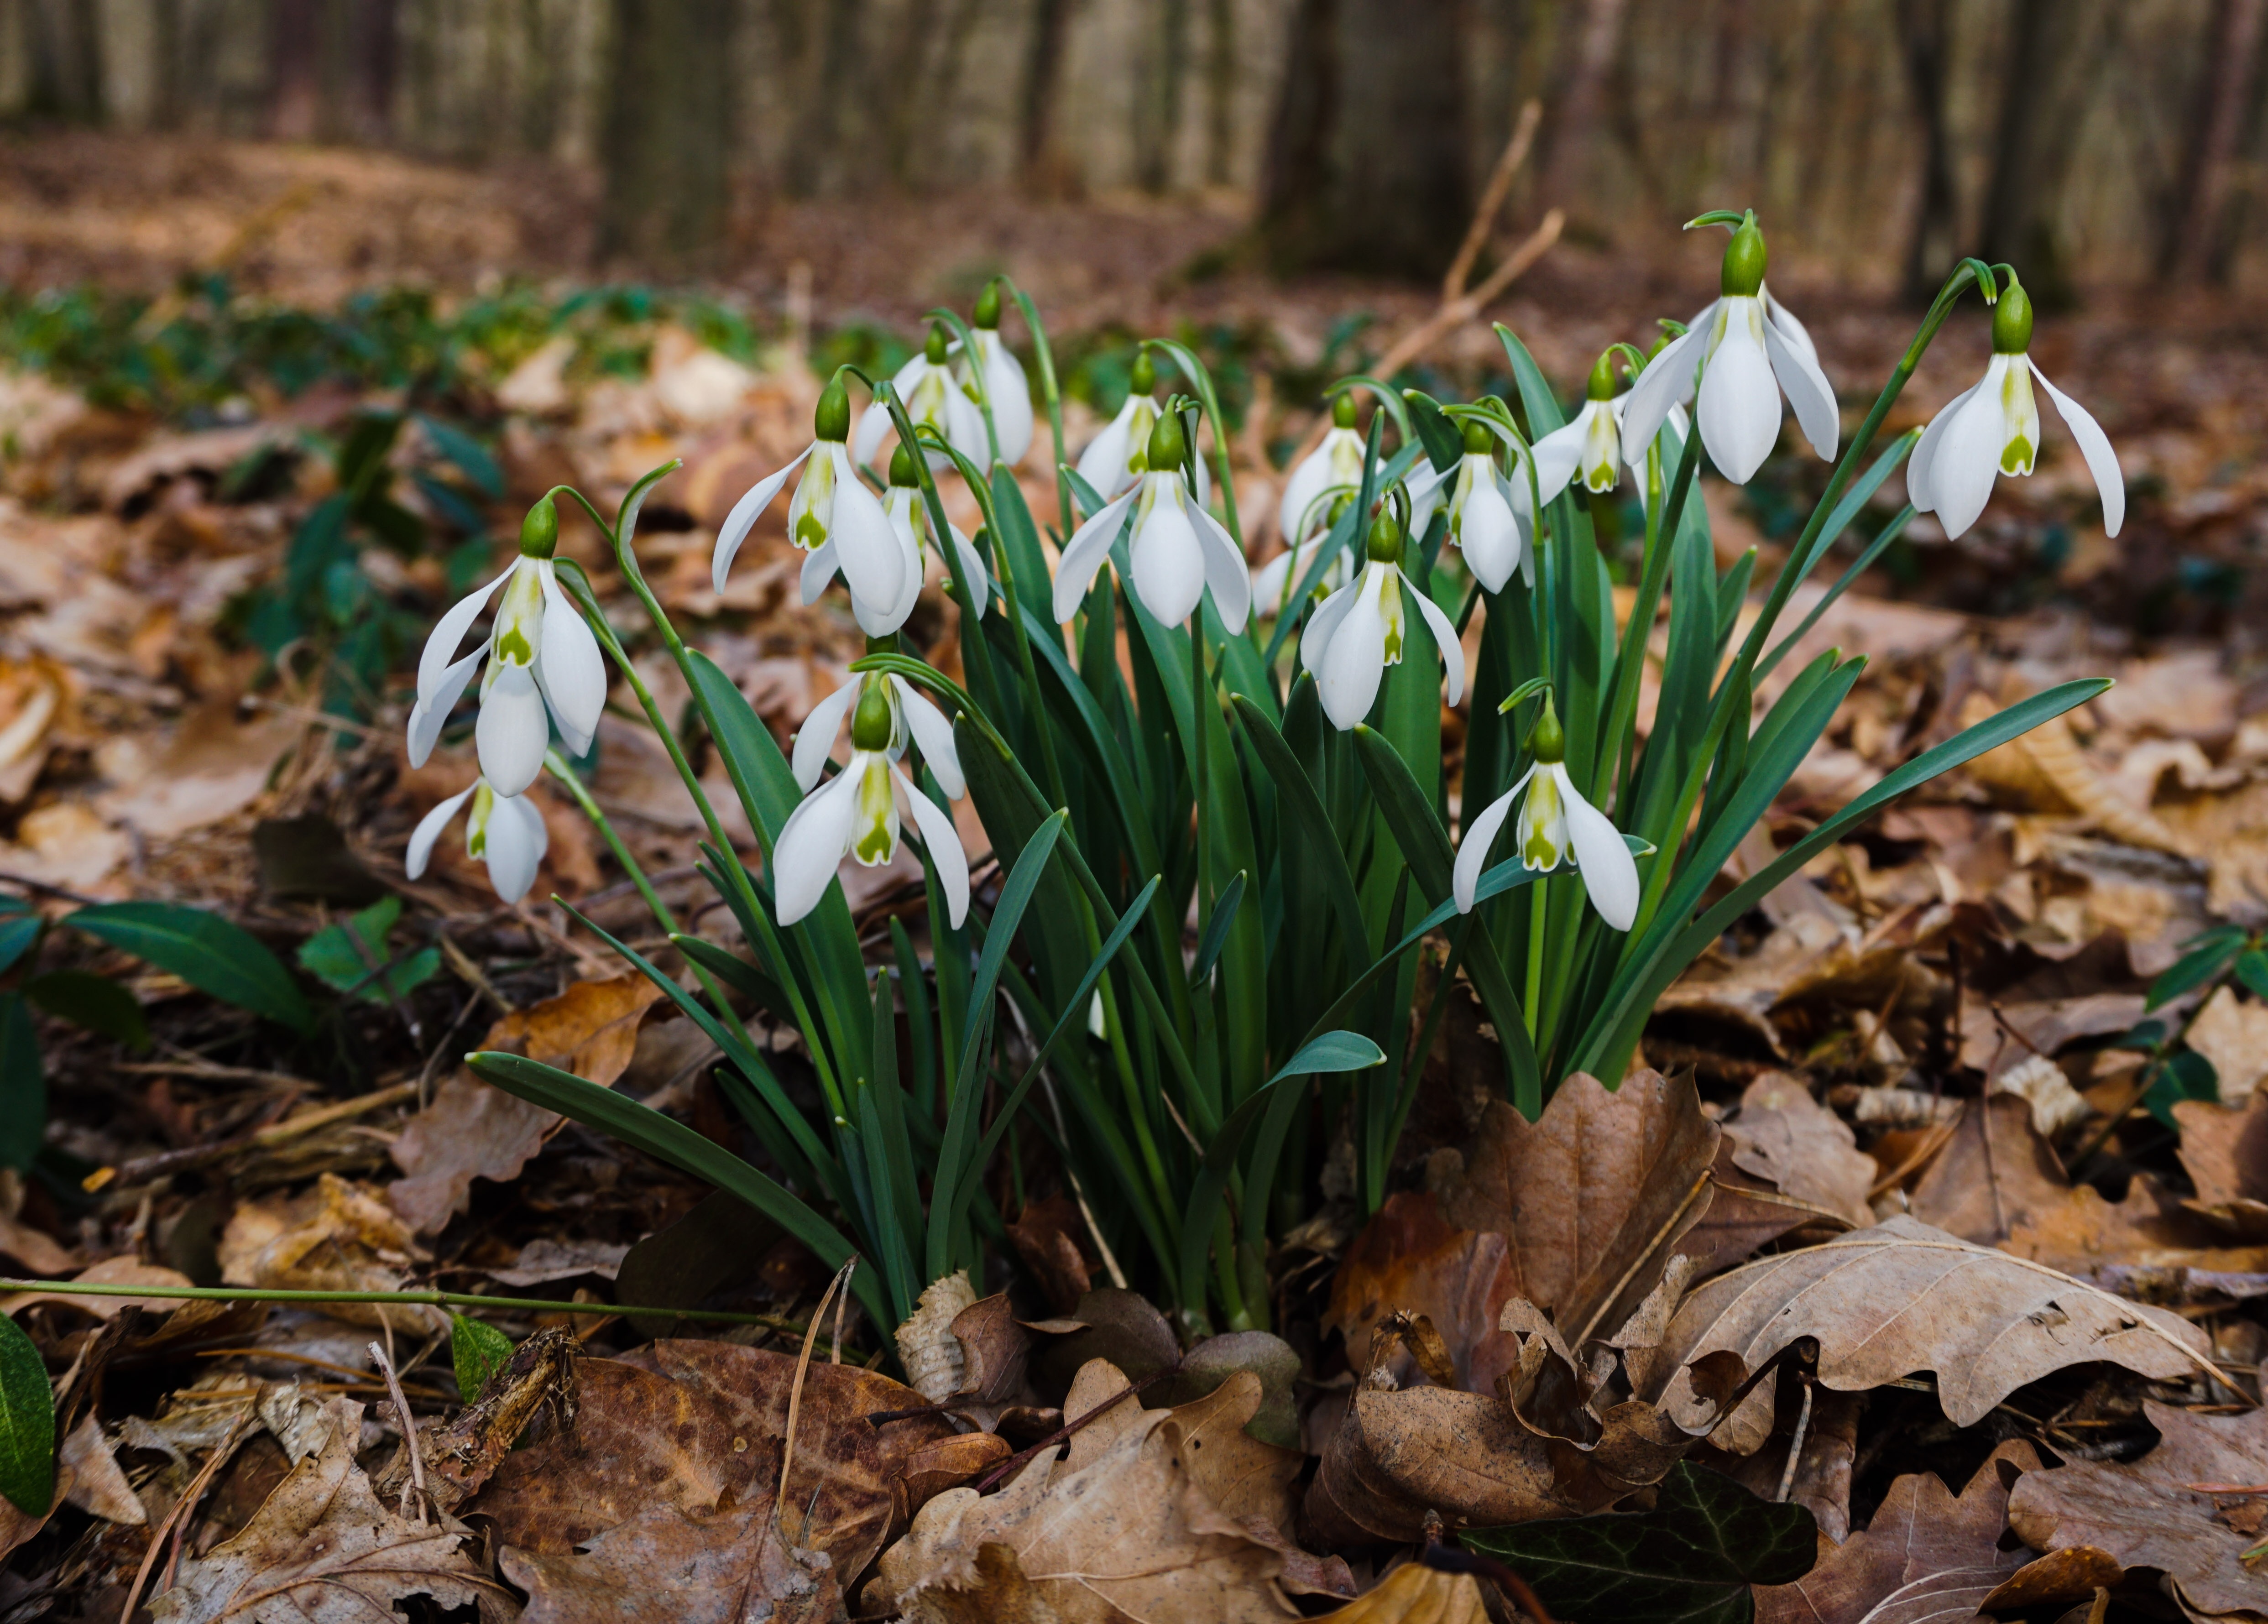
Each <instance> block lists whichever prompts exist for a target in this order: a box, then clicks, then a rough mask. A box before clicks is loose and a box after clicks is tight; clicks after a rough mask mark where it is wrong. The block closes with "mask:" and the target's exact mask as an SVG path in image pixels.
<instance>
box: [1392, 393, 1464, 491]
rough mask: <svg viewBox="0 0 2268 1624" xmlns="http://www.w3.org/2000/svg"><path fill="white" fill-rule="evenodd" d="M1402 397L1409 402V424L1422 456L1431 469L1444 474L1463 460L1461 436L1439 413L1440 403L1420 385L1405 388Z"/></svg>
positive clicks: (1462, 440)
mask: <svg viewBox="0 0 2268 1624" xmlns="http://www.w3.org/2000/svg"><path fill="white" fill-rule="evenodd" d="M1402 398H1403V400H1406V401H1408V402H1409V404H1410V428H1411V429H1412V430H1415V431H1416V433H1417V436H1418V443H1419V444H1420V445H1424V446H1425V460H1426V461H1428V462H1430V463H1432V465H1433V471H1434V472H1435V473H1437V474H1447V472H1449V470H1450V469H1452V468H1454V467H1456V466H1457V465H1458V464H1459V463H1460V462H1462V461H1463V460H1464V457H1465V437H1464V435H1463V434H1462V432H1461V431H1460V430H1458V428H1457V425H1456V424H1454V423H1451V422H1450V421H1449V420H1448V419H1447V417H1445V416H1443V415H1441V403H1440V401H1439V400H1435V399H1434V398H1433V397H1432V395H1430V394H1427V393H1425V391H1424V390H1423V389H1405V390H1403V392H1402Z"/></svg>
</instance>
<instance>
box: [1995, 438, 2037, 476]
mask: <svg viewBox="0 0 2268 1624" xmlns="http://www.w3.org/2000/svg"><path fill="white" fill-rule="evenodd" d="M2034 455H2035V453H2034V451H2033V448H2032V443H2031V442H2030V441H2029V440H2028V439H2026V438H2025V437H2023V436H2022V435H2021V434H2020V435H2017V436H2016V437H2014V439H2012V440H2010V441H2009V442H2008V444H2007V447H2006V449H2004V450H2003V451H2002V452H2000V472H2001V473H2003V474H2029V473H2030V472H2031V471H2032V458H2033V456H2034Z"/></svg>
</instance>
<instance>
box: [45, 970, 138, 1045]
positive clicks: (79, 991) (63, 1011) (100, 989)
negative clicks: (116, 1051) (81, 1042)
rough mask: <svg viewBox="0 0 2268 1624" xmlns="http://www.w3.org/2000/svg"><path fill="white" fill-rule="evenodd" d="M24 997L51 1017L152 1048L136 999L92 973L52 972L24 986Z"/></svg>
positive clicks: (106, 979) (101, 976) (132, 1043)
mask: <svg viewBox="0 0 2268 1624" xmlns="http://www.w3.org/2000/svg"><path fill="white" fill-rule="evenodd" d="M24 996H26V998H29V999H30V1000H31V1001H32V1002H33V1003H36V1004H38V1005H39V1006H40V1008H41V1009H43V1010H46V1011H47V1012H48V1014H50V1015H60V1016H62V1017H63V1019H65V1020H67V1021H70V1022H71V1023H72V1024H73V1025H79V1026H84V1027H85V1028H86V1029H87V1030H88V1031H89V1032H99V1033H100V1034H101V1035H102V1036H103V1037H106V1038H109V1039H112V1040H115V1041H117V1042H120V1043H123V1044H124V1045H125V1046H126V1047H128V1048H130V1049H146V1048H148V1047H150V1025H149V1023H148V1022H147V1021H145V1020H144V1019H143V1018H142V1006H141V1005H140V1004H139V1003H136V1002H135V998H134V995H133V994H132V993H130V992H128V991H127V990H126V989H125V988H123V987H121V986H120V985H119V984H118V983H117V982H115V981H112V980H111V979H110V978H109V977H108V976H106V975H97V974H94V973H93V972H92V971H90V970H51V971H49V972H48V974H45V975H35V976H33V978H32V979H31V980H30V981H26V982H25V983H24Z"/></svg>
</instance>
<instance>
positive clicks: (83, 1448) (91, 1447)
mask: <svg viewBox="0 0 2268 1624" xmlns="http://www.w3.org/2000/svg"><path fill="white" fill-rule="evenodd" d="M57 1458H58V1459H60V1460H61V1462H62V1463H63V1466H67V1467H69V1468H70V1480H71V1481H70V1492H69V1493H68V1494H67V1495H65V1498H67V1499H68V1500H70V1503H72V1504H73V1505H75V1506H77V1508H78V1509H79V1510H82V1511H91V1512H92V1513H93V1514H94V1515H95V1516H97V1517H107V1518H108V1519H109V1520H110V1521H111V1522H114V1523H121V1524H123V1525H126V1526H127V1527H129V1528H140V1527H142V1526H143V1525H145V1524H147V1523H148V1522H149V1520H150V1513H149V1512H148V1511H147V1510H144V1508H143V1505H142V1501H141V1498H140V1496H138V1495H136V1494H135V1492H134V1486H133V1485H132V1484H131V1483H129V1482H128V1481H126V1473H124V1472H122V1470H120V1469H119V1465H118V1457H117V1456H116V1455H115V1454H114V1453H113V1452H112V1451H111V1445H110V1440H109V1439H108V1438H107V1437H104V1436H103V1433H102V1423H101V1422H98V1421H97V1420H95V1418H94V1415H93V1413H92V1411H90V1412H88V1413H87V1414H86V1415H83V1416H81V1417H80V1418H79V1423H78V1425H77V1426H76V1427H73V1428H72V1429H71V1430H70V1437H66V1438H65V1439H63V1448H62V1450H61V1451H58V1457H57Z"/></svg>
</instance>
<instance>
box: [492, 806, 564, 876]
mask: <svg viewBox="0 0 2268 1624" xmlns="http://www.w3.org/2000/svg"><path fill="white" fill-rule="evenodd" d="M550 844H551V834H550V831H549V829H547V828H545V827H544V825H543V814H542V813H541V812H538V811H537V810H536V808H535V805H534V802H532V801H530V800H529V799H528V798H527V797H526V796H522V795H505V796H498V797H497V798H496V799H495V801H494V802H492V803H491V804H490V807H489V827H488V852H487V855H486V859H485V860H486V862H487V863H488V867H489V884H490V885H493V886H495V887H496V893H497V896H499V897H501V898H502V899H503V900H504V901H506V902H517V901H519V900H520V898H522V897H524V896H526V895H527V888H528V887H529V886H530V885H534V883H535V871H536V870H538V869H539V868H541V866H542V865H543V854H544V853H545V852H546V851H547V850H549V849H550Z"/></svg>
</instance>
